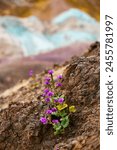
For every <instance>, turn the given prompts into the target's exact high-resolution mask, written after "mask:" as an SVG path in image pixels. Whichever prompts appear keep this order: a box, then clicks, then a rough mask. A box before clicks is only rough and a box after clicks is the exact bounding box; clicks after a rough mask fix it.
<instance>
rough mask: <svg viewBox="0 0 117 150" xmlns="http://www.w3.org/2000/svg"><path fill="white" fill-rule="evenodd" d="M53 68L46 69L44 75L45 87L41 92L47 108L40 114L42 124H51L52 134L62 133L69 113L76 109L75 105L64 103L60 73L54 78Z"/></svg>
mask: <svg viewBox="0 0 117 150" xmlns="http://www.w3.org/2000/svg"><path fill="white" fill-rule="evenodd" d="M53 73H54V72H53V70H49V71H48V76H47V77H45V81H44V84H45V89H44V91H43V94H42V102H43V103H44V104H46V106H47V109H46V110H44V112H43V113H42V114H41V116H40V122H41V123H42V124H43V125H47V124H51V125H52V126H53V129H54V134H55V135H56V134H61V133H64V129H65V128H67V127H68V126H69V122H70V120H69V115H70V113H74V112H75V111H76V108H75V106H69V105H68V104H67V103H66V97H65V95H63V94H62V90H58V88H59V89H60V87H62V83H61V81H62V78H63V77H62V75H58V77H57V78H56V79H54V77H53Z"/></svg>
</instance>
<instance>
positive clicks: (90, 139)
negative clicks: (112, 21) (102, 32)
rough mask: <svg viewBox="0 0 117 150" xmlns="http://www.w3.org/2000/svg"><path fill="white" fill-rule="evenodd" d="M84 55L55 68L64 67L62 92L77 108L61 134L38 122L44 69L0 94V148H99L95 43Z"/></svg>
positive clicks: (92, 149)
mask: <svg viewBox="0 0 117 150" xmlns="http://www.w3.org/2000/svg"><path fill="white" fill-rule="evenodd" d="M88 54H89V56H88ZM88 54H87V56H83V57H80V58H79V57H74V58H73V59H72V60H71V61H70V62H69V64H68V65H67V66H64V67H63V68H59V69H57V70H56V71H55V73H57V72H61V73H62V71H63V70H64V71H63V77H64V80H63V84H64V86H63V90H64V93H65V94H66V96H67V98H68V99H67V100H68V103H71V104H75V106H76V108H77V112H76V113H75V114H73V115H72V116H71V122H70V126H69V127H68V128H67V129H66V131H65V133H64V134H63V135H59V136H55V135H54V134H53V130H52V127H51V126H43V125H41V124H40V123H39V115H40V112H41V111H42V109H44V107H43V105H41V102H40V92H41V90H42V89H43V86H42V79H43V76H44V75H45V73H44V72H43V73H42V74H40V75H37V76H36V77H35V78H33V79H30V80H28V82H27V83H26V84H25V85H23V86H22V87H20V88H19V89H17V90H16V91H14V92H12V91H11V92H9V94H8V93H7V94H6V95H5V94H2V95H1V96H0V109H1V111H0V150H4V149H5V150H16V149H17V150H33V149H34V150H57V149H59V150H99V145H100V144H99V96H100V95H99V80H100V78H99V72H100V69H99V43H95V44H93V45H92V46H91V49H90V52H89V53H88ZM91 54H92V55H91ZM35 82H38V83H39V84H38V85H34V83H35ZM8 104H9V105H8ZM5 105H6V106H5Z"/></svg>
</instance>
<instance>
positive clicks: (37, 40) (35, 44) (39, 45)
mask: <svg viewBox="0 0 117 150" xmlns="http://www.w3.org/2000/svg"><path fill="white" fill-rule="evenodd" d="M2 26H3V27H4V28H5V30H6V31H7V32H8V33H9V35H10V36H12V37H15V38H16V39H17V40H18V41H20V43H21V45H22V48H23V49H24V55H25V56H29V55H33V54H37V53H39V52H42V51H44V50H51V49H54V45H53V44H52V43H51V42H50V41H48V39H47V38H46V37H45V36H44V35H43V34H41V33H35V32H32V31H30V30H29V29H27V28H26V27H25V26H23V25H22V24H21V22H20V21H18V20H15V19H10V18H7V19H6V20H4V21H3V22H2Z"/></svg>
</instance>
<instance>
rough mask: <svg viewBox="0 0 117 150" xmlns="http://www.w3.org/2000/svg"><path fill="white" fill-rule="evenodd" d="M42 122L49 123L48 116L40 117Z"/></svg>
mask: <svg viewBox="0 0 117 150" xmlns="http://www.w3.org/2000/svg"><path fill="white" fill-rule="evenodd" d="M40 122H41V123H42V124H47V123H48V120H47V118H46V117H41V118H40Z"/></svg>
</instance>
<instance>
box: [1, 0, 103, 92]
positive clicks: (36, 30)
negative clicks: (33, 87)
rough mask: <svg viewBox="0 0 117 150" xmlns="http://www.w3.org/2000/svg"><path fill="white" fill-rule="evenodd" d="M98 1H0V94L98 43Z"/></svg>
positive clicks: (79, 54)
mask: <svg viewBox="0 0 117 150" xmlns="http://www.w3.org/2000/svg"><path fill="white" fill-rule="evenodd" d="M99 19H100V1H99V0H0V92H3V91H4V90H6V89H8V88H10V87H11V86H13V85H14V84H15V83H16V82H19V81H20V80H22V79H26V78H28V77H29V75H28V72H29V70H31V69H32V70H34V72H35V73H40V72H41V71H43V70H44V69H46V68H47V67H50V66H52V65H53V64H58V65H61V64H62V63H64V62H65V61H68V60H69V59H70V58H71V57H72V56H74V55H77V56H81V55H83V54H84V53H85V52H86V51H87V49H88V47H89V45H90V44H91V43H92V42H95V41H99Z"/></svg>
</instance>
